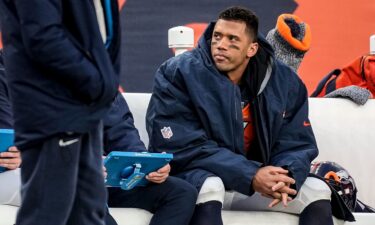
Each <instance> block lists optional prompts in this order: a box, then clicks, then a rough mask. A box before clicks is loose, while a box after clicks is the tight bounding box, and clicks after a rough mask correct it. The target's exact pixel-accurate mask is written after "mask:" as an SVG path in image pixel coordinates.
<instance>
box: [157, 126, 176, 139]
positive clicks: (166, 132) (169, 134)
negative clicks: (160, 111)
mask: <svg viewBox="0 0 375 225" xmlns="http://www.w3.org/2000/svg"><path fill="white" fill-rule="evenodd" d="M160 131H161V134H162V135H163V138H164V139H170V138H171V137H172V136H173V132H172V129H171V127H163V129H161V130H160Z"/></svg>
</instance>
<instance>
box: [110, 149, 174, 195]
mask: <svg viewBox="0 0 375 225" xmlns="http://www.w3.org/2000/svg"><path fill="white" fill-rule="evenodd" d="M172 159H173V155H172V154H164V153H148V152H118V151H113V152H111V153H110V154H109V155H108V156H107V157H106V158H105V159H104V166H105V167H106V168H107V179H106V181H105V183H106V185H108V186H112V187H120V188H121V189H123V190H130V189H132V188H134V187H135V186H145V185H146V184H147V183H148V181H147V179H146V178H145V176H146V175H147V174H149V173H151V172H154V171H156V170H158V169H160V168H161V167H163V166H165V165H166V164H168V163H169V162H170V161H171V160H172Z"/></svg>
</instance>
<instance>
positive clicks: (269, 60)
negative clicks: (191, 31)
mask: <svg viewBox="0 0 375 225" xmlns="http://www.w3.org/2000/svg"><path fill="white" fill-rule="evenodd" d="M215 24H216V22H211V23H210V24H209V25H208V27H207V28H206V30H205V31H204V33H203V35H202V36H201V38H200V39H199V41H198V47H197V48H198V49H200V50H201V51H202V52H203V53H204V54H205V57H206V60H208V61H209V62H210V63H211V64H214V62H213V59H212V56H211V47H210V46H211V38H212V32H213V30H214V27H215ZM258 44H259V49H258V52H257V53H256V54H255V56H253V57H252V58H251V59H250V61H249V64H248V66H247V69H246V71H245V72H244V73H245V75H246V74H247V75H246V76H243V79H244V80H245V82H246V83H247V84H248V85H249V87H250V92H251V93H250V94H251V96H254V97H255V96H257V95H259V94H260V93H261V92H262V91H263V89H264V88H265V86H266V84H267V82H268V80H269V77H270V75H271V73H272V64H273V61H274V51H273V48H272V46H271V45H270V44H269V43H268V42H267V40H266V39H265V38H264V36H263V35H262V34H260V33H259V34H258Z"/></svg>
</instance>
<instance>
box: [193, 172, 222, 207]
mask: <svg viewBox="0 0 375 225" xmlns="http://www.w3.org/2000/svg"><path fill="white" fill-rule="evenodd" d="M224 195H225V187H224V184H223V181H222V180H221V179H220V178H219V177H208V178H207V179H206V180H205V182H204V183H203V185H202V188H201V190H200V192H199V195H198V199H197V204H199V203H204V202H208V201H219V202H221V203H223V202H224Z"/></svg>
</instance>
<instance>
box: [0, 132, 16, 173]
mask: <svg viewBox="0 0 375 225" xmlns="http://www.w3.org/2000/svg"><path fill="white" fill-rule="evenodd" d="M13 145H14V130H13V129H0V152H5V151H8V149H9V147H11V146H13ZM5 170H6V168H4V167H0V173H1V172H4V171H5Z"/></svg>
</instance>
